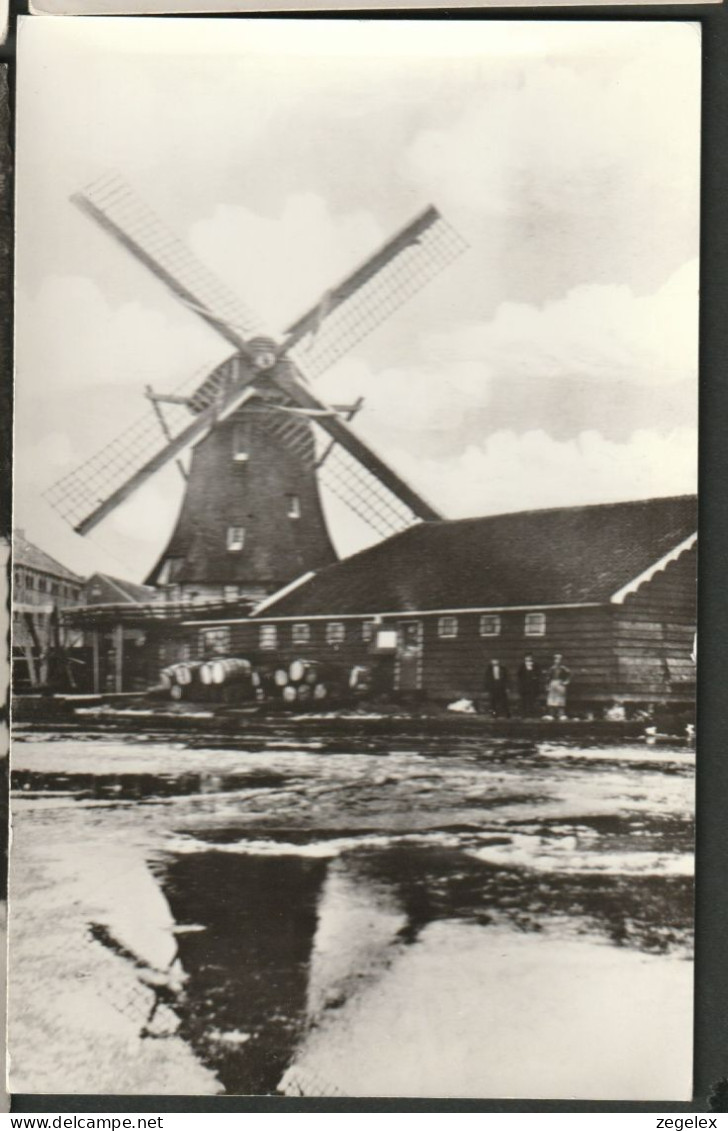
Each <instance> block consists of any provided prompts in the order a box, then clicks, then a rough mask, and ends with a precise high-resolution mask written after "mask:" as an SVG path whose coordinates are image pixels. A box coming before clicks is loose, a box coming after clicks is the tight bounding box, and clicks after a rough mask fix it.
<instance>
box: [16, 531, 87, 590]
mask: <svg viewBox="0 0 728 1131" xmlns="http://www.w3.org/2000/svg"><path fill="white" fill-rule="evenodd" d="M13 565H16V566H23V567H24V568H25V569H35V570H38V572H39V573H49V574H52V575H53V577H60V578H62V579H63V580H64V581H75V582H76V583H77V584H78V585H80V584H81V583H82V582H83V578H82V577H79V576H78V574H77V573H73V572H72V570H70V569H67V568H66V566H64V565H61V563H60V562H57V561H56V559H55V558H52V557H51V556H50V554H47V553H46V552H45V550H41V549H40V547H39V546H36V545H35V543H34V542H29V541H28V539H27V538H26V537H25V534H24V533H23V532H22V530H14V531H13Z"/></svg>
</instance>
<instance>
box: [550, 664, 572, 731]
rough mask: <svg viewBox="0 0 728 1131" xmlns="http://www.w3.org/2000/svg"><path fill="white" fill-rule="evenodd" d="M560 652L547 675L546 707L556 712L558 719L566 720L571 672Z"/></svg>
mask: <svg viewBox="0 0 728 1131" xmlns="http://www.w3.org/2000/svg"><path fill="white" fill-rule="evenodd" d="M562 661H563V657H562V655H561V653H560V652H557V653H556V655H555V656H554V662H553V664H552V665H551V667H550V668H549V670H548V673H547V675H546V707H547V709H548V710H549V712H551V711H554V712H555V714H556V717H557V718H558V719H565V718H566V689H567V687H568V686H569V684H570V682H571V672H570V670H569V669H568V668H567V666H566V664H564V663H563V662H562Z"/></svg>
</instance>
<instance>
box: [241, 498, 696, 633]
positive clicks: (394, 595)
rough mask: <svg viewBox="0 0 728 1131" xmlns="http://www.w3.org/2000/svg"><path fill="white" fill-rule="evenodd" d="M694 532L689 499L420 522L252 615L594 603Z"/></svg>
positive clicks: (693, 513)
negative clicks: (450, 520)
mask: <svg viewBox="0 0 728 1131" xmlns="http://www.w3.org/2000/svg"><path fill="white" fill-rule="evenodd" d="M696 530H697V499H696V497H695V496H694V495H683V496H678V497H674V498H666V499H647V500H645V501H640V502H628V503H607V504H602V505H599V506H586V507H559V508H557V509H552V510H538V511H519V512H517V513H516V514H499V515H492V516H489V517H486V518H467V519H460V520H457V521H452V522H449V521H446V522H424V523H421V524H419V525H418V526H413V527H410V529H408V530H405V531H404V532H403V533H402V534H397V535H395V536H394V537H393V538H389V539H387V541H386V542H380V543H379V544H378V545H377V546H373V547H371V548H370V549H368V550H362V551H361V552H360V553H358V554H354V555H353V556H352V557H350V558H347V559H345V560H344V561H341V562H339V563H337V564H336V565H332V566H329V567H327V568H326V569H323V570H321V571H320V572H319V573H317V574H316V575H315V576H314V577H313V578H312V579H311V580H310V581H309V582H306V583H305V584H303V585H301V586H300V587H299V588H297V589H293V590H292V591H291V592H290V593H288V594H285V595H283V596H281V598H280V599H279V600H278V601H276V602H275V603H273V604H271V605H269V606H268V607H267V608H266V609H264V610H262V611H261V612H260V614H259V616H260V617H261V618H264V617H276V616H307V615H308V616H313V615H316V614H323V615H336V614H342V613H354V614H355V613H377V612H382V613H384V612H397V611H400V610H402V611H414V610H422V611H425V610H427V609H466V608H498V607H508V606H513V605H516V606H523V605H526V606H534V605H535V606H538V605H559V604H582V603H588V602H598V603H601V602H606V601H608V600H609V598H610V596H611V595H612V594H613V593H615V592H617V590H619V589H621V588H622V587H623V586H624V585H627V584H628V583H629V582H630V581H632V580H633V579H634V578H636V577H638V576H639V575H640V574H641V573H643V572H644V571H645V570H647V569H649V568H650V567H651V566H652V565H654V564H655V563H656V562H658V561H659V560H660V559H661V558H662V557H664V555H665V554H668V553H670V551H672V550H674V549H675V548H676V547H677V546H679V545H680V544H681V543H682V542H684V541H685V539H686V538H689V537H690V536H691V535H692V534H694V533H695V531H696Z"/></svg>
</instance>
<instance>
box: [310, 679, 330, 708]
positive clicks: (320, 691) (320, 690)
mask: <svg viewBox="0 0 728 1131" xmlns="http://www.w3.org/2000/svg"><path fill="white" fill-rule="evenodd" d="M328 693H329V689H328V687H327V686H326V684H325V683H315V684H314V688H313V697H314V699H315V700H316V701H317V702H319V703H320V702H321V701H322V700H323V699H325V698H326V697H327V695H328Z"/></svg>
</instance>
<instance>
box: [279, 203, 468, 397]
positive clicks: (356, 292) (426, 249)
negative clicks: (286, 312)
mask: <svg viewBox="0 0 728 1131" xmlns="http://www.w3.org/2000/svg"><path fill="white" fill-rule="evenodd" d="M465 247H466V244H465V241H464V240H463V239H462V237H461V236H460V235H459V234H458V233H457V232H456V231H455V230H454V228H452V227H451V226H450V225H449V224H448V223H447V221H446V220H444V219H443V217H442V216H441V215H440V213H439V212H438V211H437V209H436V208H433V207H429V208H426V209H425V211H424V212H422V213H421V215H420V216H418V217H417V218H416V219H415V220H413V221H412V223H411V224H408V225H407V227H406V228H404V229H403V230H402V231H401V232H399V233H398V234H397V235H396V236H394V238H393V239H391V240H389V241H388V243H386V244H385V245H384V247H382V248H381V249H380V250H379V251H378V252H376V253H375V254H374V255H373V256H371V258H370V259H368V260H367V262H366V263H364V264H363V265H362V266H361V267H359V268H358V269H357V270H356V271H353V272H352V274H351V275H349V276H348V277H347V278H346V279H345V280H344V281H343V282H342V283H340V284H339V285H338V286H337V287H334V288H333V290H331V291H328V292H327V293H326V294H325V295H324V297H323V298H322V300H321V301H320V302H319V303H318V304H317V305H316V306H314V307H313V308H312V309H311V310H309V311H308V312H307V313H306V314H304V315H303V316H302V317H301V318H299V319H298V321H297V322H294V323H293V325H292V326H289V328H288V330H287V331H286V339H285V342H284V345H283V350H284V351H286V352H287V353H289V355H290V356H291V357H292V358H293V360H294V361H295V362H296V364H297V365H299V366H300V367H301V368H302V370H303V371H304V372H305V374H306V375H308V376H309V377H318V376H319V375H320V374H321V373H323V372H324V371H325V370H326V369H328V368H329V367H330V366H332V365H333V364H334V362H336V361H338V359H339V358H340V357H342V356H343V355H344V354H345V353H347V351H348V350H350V349H351V347H352V346H354V345H356V343H357V342H359V341H361V340H362V338H364V337H366V335H367V334H370V333H371V332H372V330H374V329H375V328H376V327H377V326H379V325H380V323H382V322H383V321H384V320H385V319H386V318H388V317H389V315H390V314H391V313H392V311H394V310H396V309H397V307H399V306H402V305H403V303H405V302H406V301H407V300H408V299H410V298H412V296H413V295H415V294H417V292H418V291H419V290H421V289H422V288H423V287H424V286H425V285H426V284H427V283H429V282H430V281H431V280H432V279H434V278H435V276H436V275H438V274H439V273H440V271H442V270H444V268H445V267H447V266H448V265H449V264H450V263H452V262H453V260H454V259H456V258H457V257H458V256H459V255H460V254H462V252H463V251H464V250H465Z"/></svg>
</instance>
